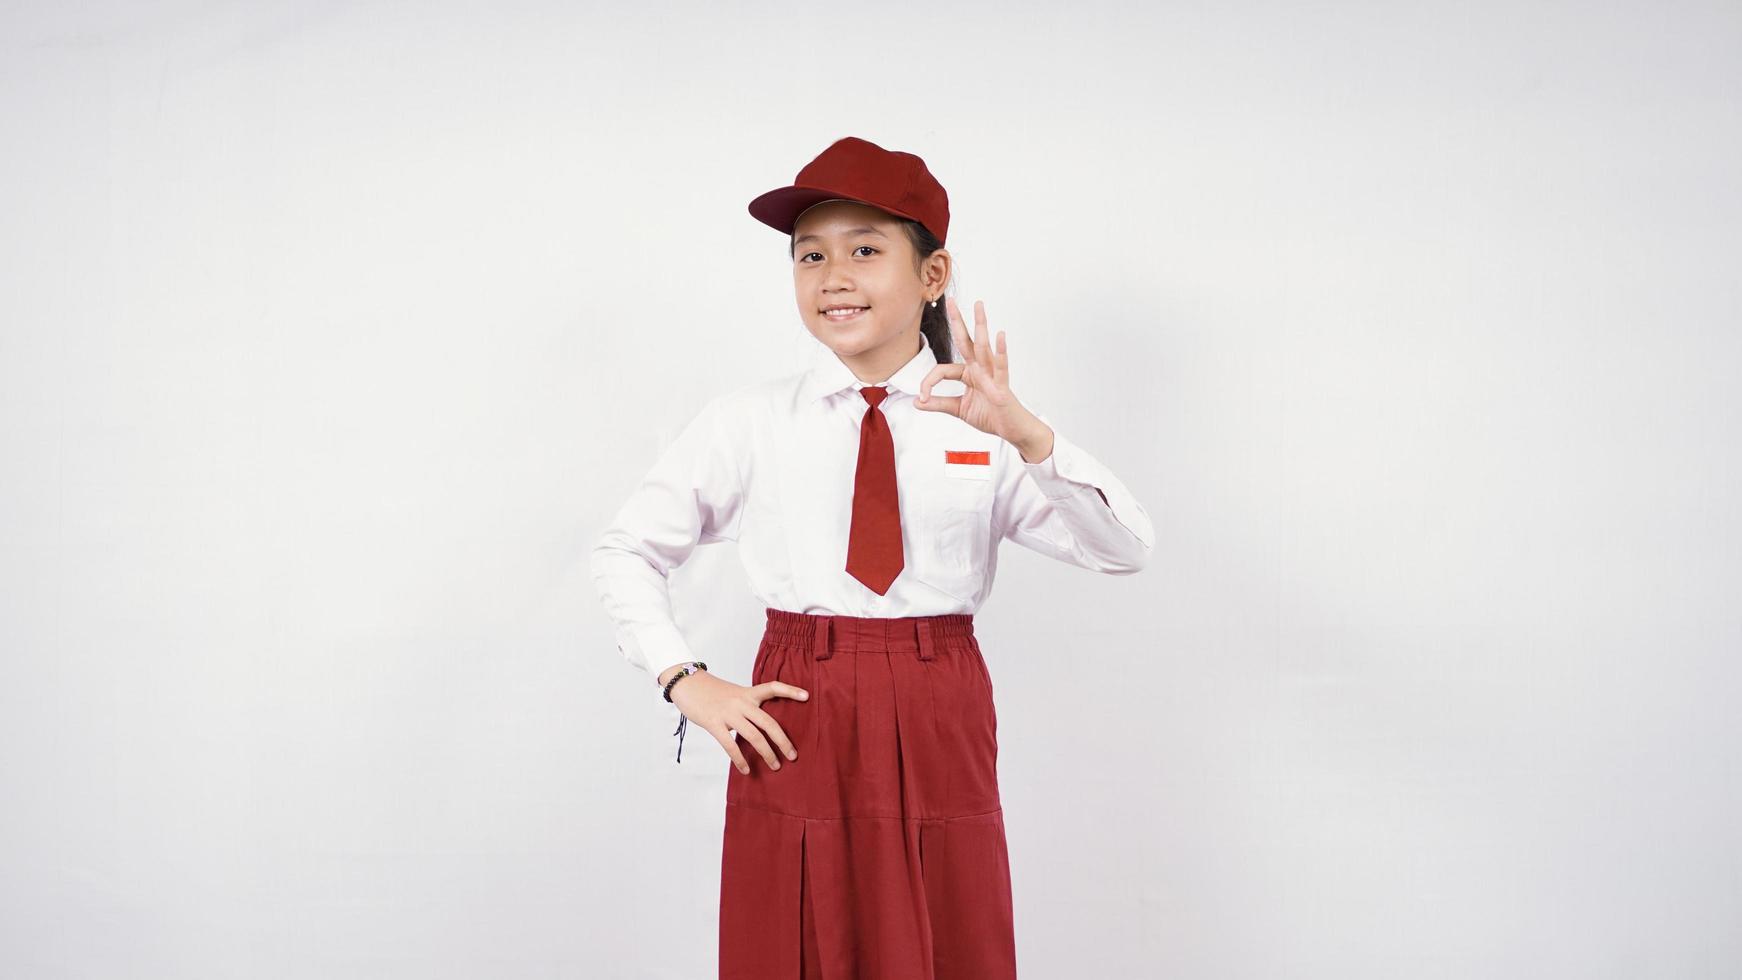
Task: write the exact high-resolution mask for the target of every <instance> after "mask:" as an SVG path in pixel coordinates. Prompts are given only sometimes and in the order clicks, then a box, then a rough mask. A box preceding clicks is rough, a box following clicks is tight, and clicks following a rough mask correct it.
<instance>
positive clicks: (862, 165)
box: [750, 136, 950, 245]
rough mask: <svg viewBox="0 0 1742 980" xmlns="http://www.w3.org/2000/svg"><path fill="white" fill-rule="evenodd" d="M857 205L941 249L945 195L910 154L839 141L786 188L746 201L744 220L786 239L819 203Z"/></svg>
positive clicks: (946, 227)
mask: <svg viewBox="0 0 1742 980" xmlns="http://www.w3.org/2000/svg"><path fill="white" fill-rule="evenodd" d="M837 200H838V201H857V202H859V203H860V204H869V205H871V206H872V207H874V208H881V209H883V210H884V211H888V212H889V213H890V214H893V215H896V216H898V217H902V218H912V219H913V220H914V221H917V222H919V223H920V224H922V225H924V226H925V228H926V230H927V231H929V232H931V233H932V234H933V235H935V236H937V240H938V244H940V245H941V244H943V242H944V236H945V235H946V234H947V233H948V232H949V230H950V196H949V195H948V194H947V193H945V192H944V185H942V184H940V183H938V182H937V178H936V177H933V176H932V175H931V171H930V170H928V169H926V165H925V161H924V160H921V159H920V158H919V157H917V156H914V155H913V154H911V153H903V152H901V151H900V150H885V149H884V148H883V147H881V146H878V145H877V144H876V143H873V142H871V141H870V140H862V139H860V138H859V137H857V136H843V137H841V138H840V139H838V140H836V141H835V142H833V143H831V144H829V148H828V149H826V150H824V151H823V152H821V153H819V154H817V156H816V159H814V160H812V161H811V162H809V163H807V164H805V165H804V169H803V170H800V171H799V172H798V176H797V177H794V178H793V180H792V183H791V185H789V186H786V187H777V188H775V189H774V190H771V191H769V192H768V193H766V194H762V195H760V196H758V197H757V198H756V199H755V200H753V201H751V202H750V215H751V217H753V218H755V219H756V220H757V221H760V222H762V223H763V224H765V225H768V226H769V227H771V228H773V229H775V230H776V231H783V232H786V233H787V234H788V235H790V234H792V229H793V226H794V225H795V224H797V223H798V216H799V215H800V214H803V213H804V212H805V211H806V210H807V209H808V208H811V207H812V206H814V205H817V204H821V203H822V202H824V201H837Z"/></svg>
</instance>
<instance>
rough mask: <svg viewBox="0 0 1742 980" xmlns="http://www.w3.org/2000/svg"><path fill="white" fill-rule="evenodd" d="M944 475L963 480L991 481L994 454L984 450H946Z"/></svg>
mask: <svg viewBox="0 0 1742 980" xmlns="http://www.w3.org/2000/svg"><path fill="white" fill-rule="evenodd" d="M944 475H945V476H953V477H956V478H958V479H963V480H990V479H992V454H991V453H990V452H988V451H987V450H984V449H946V450H944Z"/></svg>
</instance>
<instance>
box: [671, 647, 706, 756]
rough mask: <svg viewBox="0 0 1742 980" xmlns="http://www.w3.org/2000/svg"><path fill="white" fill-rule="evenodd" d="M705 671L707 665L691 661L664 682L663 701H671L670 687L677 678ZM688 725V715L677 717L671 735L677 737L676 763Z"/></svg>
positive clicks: (680, 754)
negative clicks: (675, 728) (674, 729)
mask: <svg viewBox="0 0 1742 980" xmlns="http://www.w3.org/2000/svg"><path fill="white" fill-rule="evenodd" d="M707 669H708V665H707V664H705V663H702V662H701V661H700V660H692V661H690V662H689V663H687V664H684V667H683V669H682V670H680V671H678V672H677V673H675V674H673V675H671V680H669V681H666V682H665V699H666V700H667V701H671V686H672V685H673V684H676V683H677V682H678V678H680V677H688V676H689V675H691V674H693V673H695V672H696V671H698V670H707ZM674 703H675V702H674ZM689 723H690V719H689V716H688V715H679V716H678V720H677V731H675V732H672V734H673V735H676V736H677V761H679V762H682V761H683V736H684V730H685V729H687V728H688V727H689Z"/></svg>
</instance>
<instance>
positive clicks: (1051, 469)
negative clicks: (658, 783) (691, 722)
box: [591, 338, 1155, 680]
mask: <svg viewBox="0 0 1742 980" xmlns="http://www.w3.org/2000/svg"><path fill="white" fill-rule="evenodd" d="M935 364H937V358H936V357H934V356H933V355H932V351H931V346H930V344H928V343H926V342H925V340H924V339H923V338H922V339H921V341H920V350H919V353H917V354H915V355H914V356H913V359H912V360H910V361H908V362H907V364H905V365H904V366H903V367H902V368H901V370H899V371H897V372H895V374H894V375H892V376H891V377H890V378H889V380H888V381H887V382H885V383H884V386H885V387H887V388H888V389H889V394H888V396H887V397H885V398H884V399H883V402H882V404H881V405H880V406H879V410H880V411H882V412H883V414H884V416H885V418H887V419H888V422H889V430H890V434H891V437H892V438H893V440H894V442H895V471H896V485H897V494H898V496H899V505H900V511H901V536H902V549H903V557H904V564H903V567H902V569H901V574H900V575H898V576H896V578H895V581H894V583H892V584H891V585H890V587H889V591H888V594H887V595H878V594H877V593H875V592H873V591H871V590H870V589H869V588H867V587H866V586H865V585H864V584H863V583H861V582H860V581H859V580H858V579H856V578H854V577H853V576H851V575H849V574H847V571H846V566H847V532H848V528H849V527H850V526H851V520H852V503H853V478H854V473H855V470H856V469H857V466H858V456H859V424H860V422H861V421H862V420H863V418H864V415H865V410H866V408H868V407H869V403H868V402H866V401H865V399H864V397H863V396H862V395H860V394H859V389H860V388H863V387H865V386H866V385H865V383H864V382H862V381H860V380H859V379H858V378H857V377H855V376H854V375H853V373H852V371H851V370H849V369H848V368H847V366H846V365H845V364H844V363H842V362H841V360H840V359H839V358H837V357H834V356H832V355H831V356H829V357H827V358H825V359H823V362H822V363H820V364H819V366H817V367H815V368H812V369H811V370H808V371H805V372H801V373H799V374H794V375H790V376H787V377H783V378H779V379H776V380H773V381H767V382H761V383H757V384H751V385H747V386H745V387H742V388H739V389H737V390H735V391H730V392H727V393H726V394H723V395H719V396H716V397H715V398H714V399H713V400H711V401H709V402H708V403H707V404H706V405H704V406H703V407H702V409H701V411H700V412H698V413H697V414H696V416H695V417H694V418H693V419H692V420H691V421H690V422H689V424H688V425H687V426H686V427H685V428H684V430H683V431H682V433H680V434H679V435H678V437H677V438H676V439H675V440H674V441H673V442H672V443H671V445H669V446H668V447H666V449H665V451H664V452H663V453H662V455H661V456H660V458H659V461H658V462H657V463H655V464H654V466H653V469H652V470H651V471H649V472H648V474H647V476H646V478H645V479H643V480H642V482H641V485H640V486H639V487H637V488H636V490H635V491H634V493H633V494H631V495H630V497H629V500H628V501H627V502H626V503H625V504H624V505H623V507H622V509H621V510H620V511H618V513H617V515H616V517H615V518H614V519H613V520H612V522H611V524H610V526H609V527H608V528H607V529H606V530H605V532H604V534H603V535H602V536H601V537H600V538H599V541H598V544H597V545H596V546H595V547H594V549H593V551H592V559H591V567H592V578H593V583H594V585H595V586H596V587H597V588H598V590H599V595H600V597H601V598H602V599H603V601H604V605H605V610H606V612H607V614H608V615H609V616H610V617H611V620H612V622H613V624H614V628H615V632H616V638H617V645H618V649H619V651H620V652H621V653H622V654H623V655H624V657H625V658H627V659H628V661H629V662H630V663H631V664H634V665H635V666H637V667H640V668H641V669H643V670H646V671H647V672H648V673H650V674H652V675H653V677H654V678H655V680H657V679H658V677H659V675H660V674H661V673H663V672H664V671H665V669H666V668H667V667H670V666H672V665H674V664H677V663H681V662H683V661H687V660H691V659H693V657H692V656H691V653H690V649H689V646H688V644H686V643H685V642H684V638H683V636H682V635H681V634H680V633H679V631H678V629H677V626H676V625H675V624H674V622H673V619H672V613H671V603H670V596H669V593H668V592H667V588H666V582H667V576H668V575H669V574H670V572H671V570H672V569H673V568H676V567H677V566H679V565H681V564H683V562H684V561H685V560H686V559H687V558H689V555H690V552H691V551H692V550H694V548H695V547H696V546H697V545H698V544H709V543H712V542H716V541H736V542H738V548H739V552H738V553H739V557H740V560H741V561H742V563H743V565H744V571H745V572H746V573H747V574H748V575H749V578H750V590H751V592H753V593H754V594H755V595H756V597H757V598H758V599H759V600H761V602H762V603H763V604H764V605H765V606H767V607H770V608H774V609H784V610H788V611H791V612H801V613H813V614H832V615H840V616H863V617H878V618H889V617H900V616H935V615H942V614H946V613H968V614H972V613H974V612H975V611H976V610H978V609H979V608H980V604H981V603H982V602H984V601H985V599H986V597H987V596H988V595H989V594H990V593H991V589H992V580H993V578H994V576H995V573H996V572H997V568H998V545H999V543H1000V542H1001V541H1003V540H1004V539H1009V540H1011V541H1014V542H1016V543H1017V544H1019V545H1022V546H1023V547H1025V548H1029V549H1032V550H1034V551H1037V552H1040V553H1041V554H1043V555H1046V556H1048V557H1050V558H1056V559H1058V560H1060V561H1065V562H1069V563H1071V564H1073V565H1079V566H1081V567H1083V568H1087V569H1091V570H1093V571H1097V572H1105V573H1107V574H1110V575H1128V574H1131V573H1133V572H1136V571H1138V570H1140V569H1141V568H1143V566H1144V564H1145V563H1147V561H1148V559H1149V553H1150V550H1151V548H1152V547H1153V546H1154V540H1155V532H1154V529H1153V527H1152V525H1151V524H1150V520H1149V515H1148V514H1146V513H1145V512H1144V510H1143V508H1142V507H1141V506H1140V505H1139V504H1138V503H1137V500H1136V498H1134V497H1133V496H1132V495H1131V494H1130V493H1129V492H1128V491H1127V490H1126V489H1125V486H1124V485H1123V484H1121V483H1120V482H1119V480H1118V479H1117V478H1115V477H1114V476H1113V474H1112V473H1110V472H1108V470H1107V468H1106V467H1104V466H1102V465H1101V464H1100V463H1098V462H1096V461H1095V460H1094V459H1093V458H1092V457H1091V456H1090V455H1089V454H1088V453H1086V452H1084V451H1083V450H1082V448H1080V447H1078V446H1077V445H1075V444H1073V443H1071V442H1070V441H1069V440H1067V439H1065V437H1064V436H1063V435H1060V434H1059V433H1058V431H1057V428H1056V427H1053V450H1052V455H1050V456H1048V457H1047V458H1046V459H1044V460H1042V461H1040V462H1038V463H1030V462H1028V461H1027V460H1025V459H1023V458H1022V454H1021V453H1020V452H1018V451H1017V449H1016V447H1015V446H1013V445H1011V444H1010V443H1008V442H1005V441H1004V440H1003V439H1001V438H999V437H997V436H994V435H989V434H987V433H984V432H981V431H980V430H978V429H976V428H974V427H973V426H971V425H969V424H967V423H966V422H963V421H962V420H961V419H958V418H956V417H955V416H954V415H950V414H948V413H945V412H932V411H924V410H921V409H919V408H918V407H916V405H915V399H916V398H917V397H918V394H919V384H920V381H921V380H923V379H924V378H925V376H926V375H927V374H928V373H930V371H931V369H932V367H933V365H935ZM946 386H955V388H949V387H946ZM960 386H961V382H959V381H948V380H946V381H941V382H939V383H938V385H937V386H936V387H934V388H933V394H934V395H937V394H949V393H950V392H951V391H952V390H959V389H960ZM940 389H941V390H940ZM1030 411H1033V409H1032V408H1031V409H1030ZM1035 415H1036V417H1037V418H1040V419H1041V420H1042V421H1043V422H1044V421H1046V418H1045V416H1043V415H1041V414H1040V413H1039V412H1035ZM1047 424H1048V425H1049V427H1051V423H1050V422H1048V423H1047ZM946 453H949V454H950V455H946Z"/></svg>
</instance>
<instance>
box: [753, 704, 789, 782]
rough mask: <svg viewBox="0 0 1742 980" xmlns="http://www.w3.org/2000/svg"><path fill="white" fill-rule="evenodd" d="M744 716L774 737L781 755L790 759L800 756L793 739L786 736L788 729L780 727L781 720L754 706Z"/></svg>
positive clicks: (770, 736) (777, 767)
mask: <svg viewBox="0 0 1742 980" xmlns="http://www.w3.org/2000/svg"><path fill="white" fill-rule="evenodd" d="M744 716H745V717H746V718H749V719H750V720H751V721H753V722H755V723H756V724H757V725H760V726H761V727H762V730H763V731H765V732H767V733H768V737H769V738H771V739H773V740H774V744H775V745H777V746H779V747H780V754H781V755H784V756H786V757H787V758H788V759H796V758H798V750H796V749H794V748H793V747H792V739H789V738H787V737H786V729H784V728H782V727H780V722H778V721H775V720H774V716H773V715H771V714H769V713H768V712H766V711H763V710H762V709H761V708H752V709H751V710H749V711H746V712H745V713H744ZM774 768H776V769H779V768H780V767H779V766H778V765H777V766H775V767H774Z"/></svg>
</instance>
